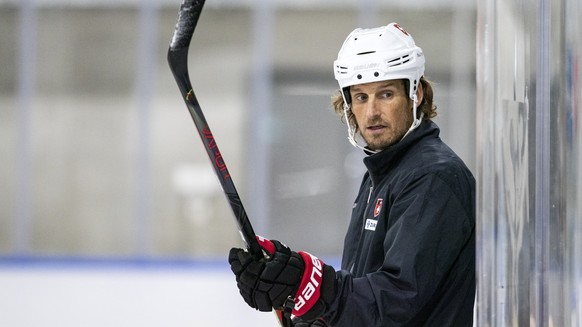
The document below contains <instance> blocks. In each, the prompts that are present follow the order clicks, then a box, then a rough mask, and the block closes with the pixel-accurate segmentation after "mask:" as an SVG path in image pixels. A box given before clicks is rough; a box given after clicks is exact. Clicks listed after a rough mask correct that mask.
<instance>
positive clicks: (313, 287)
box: [292, 251, 323, 317]
mask: <svg viewBox="0 0 582 327" xmlns="http://www.w3.org/2000/svg"><path fill="white" fill-rule="evenodd" d="M298 253H299V255H301V257H302V258H303V262H304V263H305V270H304V271H303V277H302V278H301V284H299V288H298V289H297V294H296V295H295V308H294V309H293V312H292V314H293V315H294V316H297V317H300V316H302V315H304V314H305V313H307V311H309V309H311V308H312V307H313V305H315V303H317V300H319V296H320V288H321V282H322V280H323V261H321V260H320V259H319V258H317V257H315V256H313V255H311V254H310V253H307V252H303V251H300V252H298Z"/></svg>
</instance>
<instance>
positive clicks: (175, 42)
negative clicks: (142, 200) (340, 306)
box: [168, 0, 293, 327]
mask: <svg viewBox="0 0 582 327" xmlns="http://www.w3.org/2000/svg"><path fill="white" fill-rule="evenodd" d="M204 1H205V0H183V2H182V5H181V6H180V11H179V12H178V22H177V23H176V28H175V30H174V35H173V36H172V41H171V42H170V48H169V49H168V64H169V65H170V70H171V71H172V75H174V78H175V79H176V83H177V84H178V87H179V88H180V92H181V93H182V96H183V97H184V101H185V102H186V106H187V107H188V111H189V112H190V116H192V120H193V121H194V125H196V129H197V130H198V134H199V135H200V138H201V139H202V143H204V147H205V148H206V153H207V154H208V157H209V158H210V162H211V163H212V166H213V167H214V171H215V172H216V176H217V177H218V180H219V181H220V185H221V186H222V190H223V192H224V194H225V195H226V198H227V200H228V202H229V203H230V207H231V209H232V212H233V213H234V216H235V218H236V223H237V225H238V230H239V232H240V234H241V236H242V238H243V241H244V242H245V243H246V246H247V249H248V251H249V253H251V254H252V255H253V256H255V257H256V258H262V257H263V256H264V254H263V250H262V248H261V246H260V245H259V242H258V241H257V239H256V235H255V232H254V231H253V227H252V225H251V222H250V221H249V218H248V216H247V213H246V211H245V209H244V207H243V205H242V202H241V200H240V197H239V195H238V192H237V190H236V188H235V186H234V183H233V181H232V178H231V176H230V173H229V172H228V168H227V167H226V163H225V162H224V159H223V158H222V155H221V154H220V150H219V149H218V145H217V144H216V141H215V140H214V136H213V135H212V132H211V131H210V128H209V127H208V123H207V122H206V118H204V114H203V113H202V108H201V107H200V104H199V103H198V99H197V98H196V95H195V94H194V90H193V89H192V83H191V82H190V77H189V75H188V49H189V47H190V41H191V39H192V35H193V34H194V29H195V28H196V24H197V23H198V18H200V13H201V12H202V7H203V6H204ZM275 314H276V316H277V319H278V321H279V324H280V325H281V326H283V327H291V326H293V324H292V322H291V319H290V318H288V317H285V316H284V315H283V312H282V311H281V310H275Z"/></svg>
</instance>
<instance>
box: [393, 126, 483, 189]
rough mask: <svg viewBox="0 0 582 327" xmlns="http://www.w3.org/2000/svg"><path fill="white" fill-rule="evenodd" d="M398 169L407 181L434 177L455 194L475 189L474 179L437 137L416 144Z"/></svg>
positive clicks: (463, 164) (460, 161)
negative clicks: (405, 176)
mask: <svg viewBox="0 0 582 327" xmlns="http://www.w3.org/2000/svg"><path fill="white" fill-rule="evenodd" d="M400 168H401V173H403V174H405V175H407V176H408V178H407V179H408V180H409V181H418V180H419V179H423V178H429V177H431V178H432V177H435V178H438V179H440V180H441V181H442V182H444V183H445V184H447V185H448V186H449V187H450V188H451V189H452V190H453V191H454V192H455V193H462V192H467V191H473V190H474V188H475V178H474V177H473V174H472V173H471V171H470V170H469V168H468V167H467V166H466V165H465V163H464V162H463V160H462V159H461V158H460V157H459V156H458V155H457V154H456V153H455V152H454V151H453V150H452V149H451V148H450V147H449V146H448V145H447V144H445V143H444V142H443V141H442V140H441V139H440V138H439V137H434V138H426V139H424V140H422V141H421V142H419V143H417V145H416V147H414V148H411V149H410V151H409V156H406V158H405V159H404V160H403V162H402V165H401V167H400Z"/></svg>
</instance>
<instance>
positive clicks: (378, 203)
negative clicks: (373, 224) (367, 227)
mask: <svg viewBox="0 0 582 327" xmlns="http://www.w3.org/2000/svg"><path fill="white" fill-rule="evenodd" d="M382 202H383V200H382V198H379V199H378V200H376V207H375V208H374V218H375V217H378V215H380V211H382Z"/></svg>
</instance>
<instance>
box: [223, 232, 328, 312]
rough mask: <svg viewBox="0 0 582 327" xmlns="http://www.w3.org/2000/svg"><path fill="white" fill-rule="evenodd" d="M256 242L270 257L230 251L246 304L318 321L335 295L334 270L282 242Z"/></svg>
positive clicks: (231, 263)
mask: <svg viewBox="0 0 582 327" xmlns="http://www.w3.org/2000/svg"><path fill="white" fill-rule="evenodd" d="M257 240H258V241H259V244H260V245H261V247H262V248H263V249H264V250H265V252H266V253H267V254H268V258H260V259H255V258H254V257H253V256H252V255H251V254H250V253H248V252H247V251H245V250H243V249H237V248H233V249H231V250H230V254H229V257H228V262H229V263H230V266H231V270H232V272H233V273H234V274H235V275H236V281H237V286H238V288H239V291H240V294H241V295H242V297H243V299H244V300H245V302H246V303H247V304H248V305H249V306H251V307H253V308H255V309H258V310H260V311H271V310H272V309H273V308H274V309H277V310H284V311H286V312H287V313H288V312H289V311H292V312H291V313H292V314H293V316H297V317H302V318H309V319H315V318H317V317H318V316H319V315H320V314H322V313H323V311H324V310H325V308H326V302H327V303H329V302H330V301H331V300H332V299H333V297H334V296H335V270H334V269H333V268H332V267H331V266H328V265H325V264H324V263H323V261H321V260H320V259H318V258H317V257H315V256H313V255H311V254H309V253H307V252H299V253H298V252H294V251H291V250H290V249H289V248H288V247H287V246H286V245H284V244H282V243H281V242H278V241H269V240H267V239H264V238H261V237H257ZM291 308H292V310H291ZM312 309H313V310H312ZM308 313H309V314H308ZM309 319H306V320H309Z"/></svg>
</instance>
